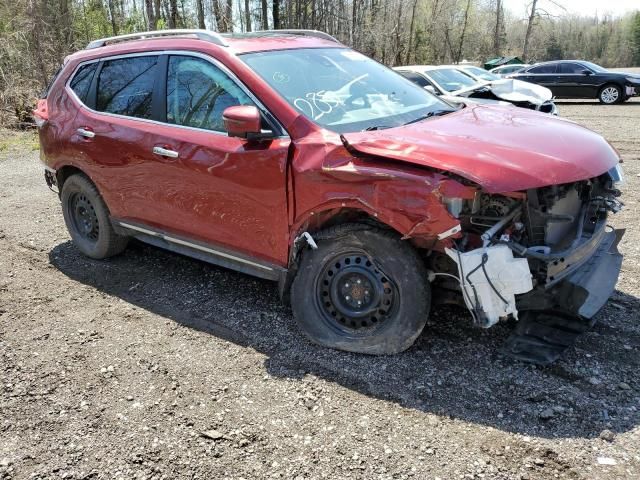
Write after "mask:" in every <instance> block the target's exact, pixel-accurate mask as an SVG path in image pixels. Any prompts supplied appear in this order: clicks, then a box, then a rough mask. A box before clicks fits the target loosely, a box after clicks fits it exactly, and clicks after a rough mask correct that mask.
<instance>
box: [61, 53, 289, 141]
mask: <svg viewBox="0 0 640 480" xmlns="http://www.w3.org/2000/svg"><path fill="white" fill-rule="evenodd" d="M152 56H158V57H159V58H158V65H159V66H160V74H159V75H158V77H157V78H156V81H155V82H154V89H153V96H152V110H151V111H152V117H153V118H150V119H149V118H139V117H131V116H128V115H120V114H118V113H110V112H100V111H98V110H96V109H95V106H96V96H97V86H98V77H99V76H100V72H101V71H102V67H103V65H104V62H107V61H110V60H118V59H120V58H130V57H152ZM169 56H191V57H196V58H202V59H203V60H206V61H208V62H210V63H211V64H212V65H213V66H214V67H216V68H218V69H219V70H220V71H222V72H223V73H224V74H225V75H227V76H228V77H229V79H230V80H231V81H233V82H234V83H235V84H236V85H237V86H238V88H240V89H241V90H242V91H243V92H244V93H245V94H246V95H247V96H248V97H249V98H250V99H251V101H252V102H253V103H254V104H255V105H256V107H257V108H258V110H260V113H261V114H262V115H263V117H264V118H265V120H266V121H267V123H268V125H269V126H270V127H271V128H272V129H273V132H274V133H275V138H290V136H289V134H288V132H287V131H286V130H285V128H284V126H283V125H282V123H281V122H280V121H279V120H278V119H277V118H276V117H275V115H273V114H272V113H271V112H270V111H269V110H268V109H267V107H265V106H264V104H263V103H262V102H261V101H260V100H259V99H258V97H257V96H256V95H255V94H254V93H253V92H252V91H251V90H250V89H249V88H248V87H247V86H246V85H245V84H244V83H243V82H242V81H241V80H240V79H239V78H238V77H237V76H236V75H235V74H234V73H233V72H232V71H231V70H230V69H229V68H228V67H227V66H226V65H224V64H223V63H222V62H220V61H219V60H218V59H216V58H214V57H212V56H210V55H206V54H204V53H200V52H193V51H190V50H152V51H148V52H135V53H125V54H120V55H111V56H107V57H101V58H94V59H91V60H86V61H84V62H80V63H79V64H78V65H76V67H75V68H74V70H73V72H72V74H71V75H69V78H68V79H67V81H66V83H65V89H66V91H67V94H69V95H70V96H71V97H72V98H73V99H74V100H75V101H76V102H78V103H79V104H80V105H81V106H82V107H84V108H86V109H88V110H89V111H91V112H92V113H95V114H98V115H105V116H109V117H117V118H126V119H128V120H135V121H139V122H147V123H154V124H159V125H163V126H169V127H174V128H184V129H188V130H197V131H200V132H208V133H212V134H214V135H223V136H227V132H220V131H216V130H208V129H206V128H198V127H190V126H187V125H177V124H175V123H167V122H166V101H167V99H166V95H164V101H163V100H162V98H163V96H162V95H160V96H159V97H158V94H159V93H161V92H162V88H163V84H164V92H166V88H167V87H166V85H167V70H168V66H169ZM95 62H100V65H98V68H97V69H96V72H95V73H94V75H93V80H92V82H91V85H90V87H89V92H88V93H87V102H86V103H85V102H83V101H82V100H81V99H80V98H79V97H78V95H76V93H75V92H74V91H73V89H72V88H71V86H70V84H71V79H72V78H73V77H74V76H75V75H76V73H78V70H79V69H80V68H81V67H83V66H85V65H88V64H90V63H95ZM158 98H160V101H158ZM163 108H164V115H163V114H162V109H163ZM163 117H164V120H165V121H162V120H161V119H162V118H163Z"/></svg>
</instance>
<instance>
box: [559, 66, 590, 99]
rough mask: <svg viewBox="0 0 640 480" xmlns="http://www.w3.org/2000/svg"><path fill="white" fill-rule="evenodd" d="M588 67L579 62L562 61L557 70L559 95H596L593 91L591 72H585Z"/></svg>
mask: <svg viewBox="0 0 640 480" xmlns="http://www.w3.org/2000/svg"><path fill="white" fill-rule="evenodd" d="M585 71H586V68H585V67H583V66H582V65H580V64H578V63H560V64H558V72H557V77H558V80H557V83H558V86H557V91H558V96H559V97H566V98H589V97H593V96H595V94H594V93H593V92H592V90H593V87H592V85H591V84H592V83H593V82H592V81H590V78H591V77H592V76H593V75H591V74H586V73H585Z"/></svg>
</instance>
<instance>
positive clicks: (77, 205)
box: [69, 192, 100, 242]
mask: <svg viewBox="0 0 640 480" xmlns="http://www.w3.org/2000/svg"><path fill="white" fill-rule="evenodd" d="M69 201H70V202H71V220H72V222H73V226H74V229H75V230H76V232H78V233H79V234H80V235H82V236H83V237H84V238H85V239H87V240H89V241H91V242H97V241H98V238H99V236H100V223H99V222H98V216H97V215H96V209H95V207H94V206H93V204H92V203H91V201H90V200H89V199H88V198H87V196H86V195H85V194H84V193H82V192H80V193H75V194H73V195H72V197H71V198H70V200H69Z"/></svg>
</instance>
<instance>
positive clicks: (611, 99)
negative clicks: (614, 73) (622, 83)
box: [600, 87, 620, 103]
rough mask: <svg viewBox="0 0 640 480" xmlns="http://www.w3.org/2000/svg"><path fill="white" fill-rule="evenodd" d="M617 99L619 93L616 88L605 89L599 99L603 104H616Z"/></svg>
mask: <svg viewBox="0 0 640 480" xmlns="http://www.w3.org/2000/svg"><path fill="white" fill-rule="evenodd" d="M619 97H620V92H619V91H618V89H617V88H616V87H607V88H605V89H604V90H602V93H601V94H600V98H602V101H603V102H604V103H616V102H617V101H618V98H619Z"/></svg>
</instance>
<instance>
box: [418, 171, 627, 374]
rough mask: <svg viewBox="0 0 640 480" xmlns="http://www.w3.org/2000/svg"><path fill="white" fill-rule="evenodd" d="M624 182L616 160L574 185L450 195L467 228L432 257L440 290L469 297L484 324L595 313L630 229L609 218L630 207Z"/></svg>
mask: <svg viewBox="0 0 640 480" xmlns="http://www.w3.org/2000/svg"><path fill="white" fill-rule="evenodd" d="M621 182H622V174H621V169H620V168H619V167H615V168H614V169H612V170H611V171H610V172H607V173H605V174H604V175H601V176H600V177H597V178H593V179H590V180H584V181H579V182H574V183H569V184H563V185H554V186H550V187H544V188H538V189H532V190H528V191H525V192H513V193H511V194H507V195H489V194H485V193H477V194H476V196H475V198H474V199H473V200H462V199H445V200H444V202H445V204H446V206H447V209H448V210H449V212H450V213H451V214H452V215H453V216H455V217H456V218H458V219H459V220H460V224H461V230H462V234H463V235H462V237H461V238H458V239H456V240H455V241H454V244H453V246H451V247H448V248H445V251H444V253H437V254H432V255H431V256H430V258H429V267H430V269H431V272H432V273H431V275H432V280H433V282H434V287H436V288H438V289H439V292H440V293H441V295H435V297H439V299H440V300H441V301H443V302H445V303H451V302H457V303H462V304H463V305H465V306H466V307H467V308H468V309H469V311H470V313H471V315H472V317H473V319H474V323H475V324H476V325H477V326H480V327H484V328H488V327H490V326H492V325H495V324H496V323H497V322H498V321H500V320H504V319H507V318H514V319H519V318H521V316H522V313H523V312H541V311H556V312H561V315H563V316H566V317H567V318H569V317H576V318H578V317H580V318H585V319H590V318H592V317H593V316H594V315H595V314H596V313H597V311H598V310H599V309H600V308H601V307H602V305H603V304H604V302H606V299H607V298H608V297H609V295H610V294H611V293H612V291H613V288H614V287H615V281H616V280H617V272H618V271H619V269H618V270H616V271H615V275H613V278H610V277H612V275H609V274H608V273H609V272H612V271H614V270H615V266H616V264H619V262H620V261H621V255H620V254H619V253H617V250H616V248H615V247H616V245H617V243H618V241H619V239H620V237H621V236H622V233H623V231H615V230H613V229H612V228H611V227H609V226H608V225H607V217H608V215H609V214H610V213H616V212H617V211H619V210H620V209H621V208H622V204H621V202H620V201H619V200H618V197H619V196H620V191H619V190H618V189H617V186H619V184H620V183H621ZM454 292H457V293H458V295H457V296H456V295H455V294H454ZM587 324H588V322H587ZM547 333H548V332H547ZM549 335H551V334H549ZM540 363H544V362H540Z"/></svg>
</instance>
